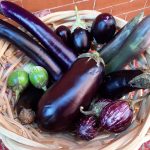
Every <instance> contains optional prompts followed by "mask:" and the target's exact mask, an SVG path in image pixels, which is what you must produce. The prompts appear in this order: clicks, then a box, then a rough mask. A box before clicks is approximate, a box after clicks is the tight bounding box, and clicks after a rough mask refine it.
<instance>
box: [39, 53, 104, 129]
mask: <svg viewBox="0 0 150 150" xmlns="http://www.w3.org/2000/svg"><path fill="white" fill-rule="evenodd" d="M95 56H98V57H95ZM103 76H104V64H103V61H102V60H101V58H100V57H99V55H98V53H97V52H94V53H86V54H83V55H80V57H79V58H78V59H77V60H76V61H75V63H74V64H73V65H72V67H71V68H70V70H69V71H68V72H67V73H66V74H65V75H64V76H63V77H62V78H61V79H60V80H59V81H58V82H56V84H55V85H54V86H52V87H51V88H49V89H48V90H47V92H46V93H45V94H44V95H43V97H42V98H41V100H40V102H39V105H38V123H39V126H40V128H41V129H45V130H48V131H62V130H66V129H68V128H69V127H70V126H71V125H72V124H73V122H74V121H76V120H77V119H78V116H79V115H80V106H83V107H84V108H87V107H88V106H89V105H90V102H91V101H92V99H93V97H94V96H95V95H96V93H97V91H98V88H99V86H100V84H101V83H102V79H103Z"/></svg>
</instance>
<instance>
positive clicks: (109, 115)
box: [99, 100, 133, 133]
mask: <svg viewBox="0 0 150 150" xmlns="http://www.w3.org/2000/svg"><path fill="white" fill-rule="evenodd" d="M132 119H133V110H132V108H130V105H129V104H128V102H126V101H123V100H118V101H115V102H113V103H110V104H108V105H106V107H104V108H103V110H102V112H101V115H100V119H99V122H100V126H101V127H102V128H104V129H105V130H107V131H110V132H114V133H119V132H122V131H124V130H126V129H127V128H128V127H129V126H130V124H131V122H132Z"/></svg>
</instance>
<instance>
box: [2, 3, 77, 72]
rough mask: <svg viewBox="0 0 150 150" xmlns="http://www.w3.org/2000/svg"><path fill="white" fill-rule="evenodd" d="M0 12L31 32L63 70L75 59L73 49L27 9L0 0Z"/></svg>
mask: <svg viewBox="0 0 150 150" xmlns="http://www.w3.org/2000/svg"><path fill="white" fill-rule="evenodd" d="M0 12H1V14H3V15H5V16H6V17H9V18H11V19H13V20H14V21H16V22H17V23H19V24H21V25H22V26H23V27H24V28H25V29H27V30H28V31H29V32H30V33H31V34H33V35H34V36H35V37H36V38H37V39H38V40H39V41H40V43H42V44H43V46H45V48H46V49H45V50H46V51H47V52H48V53H49V54H50V55H51V56H53V57H54V58H55V59H56V60H57V62H58V63H59V65H61V66H62V67H63V69H64V70H67V69H69V68H70V66H71V65H72V63H73V62H74V61H75V60H76V58H77V57H76V54H75V53H74V52H73V50H72V49H70V48H68V47H66V45H65V44H64V43H63V41H62V40H61V39H60V38H59V37H58V36H57V35H56V33H54V32H53V31H52V30H51V29H50V28H49V27H48V26H46V25H45V24H44V23H43V22H42V21H41V20H40V19H38V18H37V17H36V16H34V15H33V14H32V13H30V12H29V11H27V10H25V9H24V8H21V7H20V6H18V5H16V4H15V3H12V2H9V1H1V2H0Z"/></svg>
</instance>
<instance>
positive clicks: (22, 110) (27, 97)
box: [15, 84, 44, 124]
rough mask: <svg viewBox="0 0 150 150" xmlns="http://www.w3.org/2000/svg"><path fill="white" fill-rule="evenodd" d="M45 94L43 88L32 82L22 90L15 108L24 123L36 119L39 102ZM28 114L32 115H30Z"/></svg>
mask: <svg viewBox="0 0 150 150" xmlns="http://www.w3.org/2000/svg"><path fill="white" fill-rule="evenodd" d="M43 94H44V91H43V90H41V89H37V88H35V87H34V86H32V85H31V84H30V85H29V86H28V87H27V88H26V89H25V90H24V91H22V92H21V94H20V97H19V99H18V101H17V103H16V105H15V109H16V111H17V114H18V117H19V119H20V121H21V122H22V123H24V124H29V123H32V121H34V119H35V115H34V114H35V113H36V112H37V108H38V102H39V100H40V98H41V97H42V95H43ZM28 114H31V115H30V116H29V115H28ZM32 114H33V115H32Z"/></svg>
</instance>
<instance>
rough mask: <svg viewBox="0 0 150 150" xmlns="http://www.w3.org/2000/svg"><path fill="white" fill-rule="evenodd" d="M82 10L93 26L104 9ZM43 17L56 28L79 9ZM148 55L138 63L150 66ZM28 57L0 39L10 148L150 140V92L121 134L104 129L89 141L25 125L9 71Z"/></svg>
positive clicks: (1, 122)
mask: <svg viewBox="0 0 150 150" xmlns="http://www.w3.org/2000/svg"><path fill="white" fill-rule="evenodd" d="M79 14H80V15H81V18H82V19H84V20H85V21H86V22H87V23H88V24H89V26H90V25H91V23H92V21H93V19H94V18H95V17H96V16H97V15H98V14H100V12H97V11H93V10H84V11H79ZM115 18H116V21H117V26H118V27H119V28H121V27H123V26H124V25H125V24H126V21H124V20H122V19H120V18H117V17H115ZM40 19H41V20H42V21H44V22H45V23H46V24H47V25H49V26H52V25H53V27H54V28H56V27H57V26H59V25H61V24H63V25H66V26H72V25H73V23H74V20H75V12H74V11H63V12H56V13H51V14H48V15H46V16H44V17H42V18H40ZM145 56H146V57H145ZM141 58H142V59H141ZM146 58H149V59H150V57H149V52H148V51H147V53H146V54H145V55H142V57H140V59H139V60H138V63H136V65H137V64H138V65H141V66H143V63H144V64H145V66H149V65H148V64H149V61H147V60H148V59H147V60H146ZM28 61H30V60H29V58H28V57H27V56H25V55H24V54H23V53H21V51H19V50H17V48H16V47H14V46H13V45H11V43H9V42H8V41H6V40H4V39H0V138H1V139H2V141H3V142H4V144H5V145H7V147H8V148H9V149H10V150H58V149H62V150H100V149H101V150H116V149H121V150H137V149H138V148H139V147H140V146H141V144H142V143H144V142H145V141H148V140H150V134H149V127H150V115H149V114H150V100H149V99H150V97H149V96H147V97H146V98H143V99H144V100H143V101H142V102H141V105H139V106H140V107H141V108H140V109H139V110H140V111H139V112H138V111H137V112H136V117H135V120H134V121H133V123H132V125H131V126H130V127H129V128H128V129H127V130H126V131H124V132H122V133H120V134H118V135H116V134H110V133H100V135H99V136H97V137H96V138H95V139H93V140H91V141H89V142H87V141H80V140H77V139H75V138H74V136H72V135H71V133H57V134H54V133H53V134H47V133H43V132H41V131H40V130H39V129H38V127H37V125H36V124H32V125H26V126H23V125H22V124H21V123H20V122H19V120H18V119H17V116H16V113H15V111H14V109H13V107H14V104H15V97H14V95H13V93H12V91H11V90H9V89H7V86H6V83H7V77H8V75H9V73H10V72H11V71H12V70H13V69H16V68H19V67H21V66H22V65H23V64H24V63H25V62H28ZM134 65H135V63H134V62H133V63H131V64H130V67H134ZM138 95H141V91H138V92H135V93H134V95H132V96H133V98H137V96H138ZM148 100H149V101H148ZM137 110H138V107H137Z"/></svg>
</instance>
